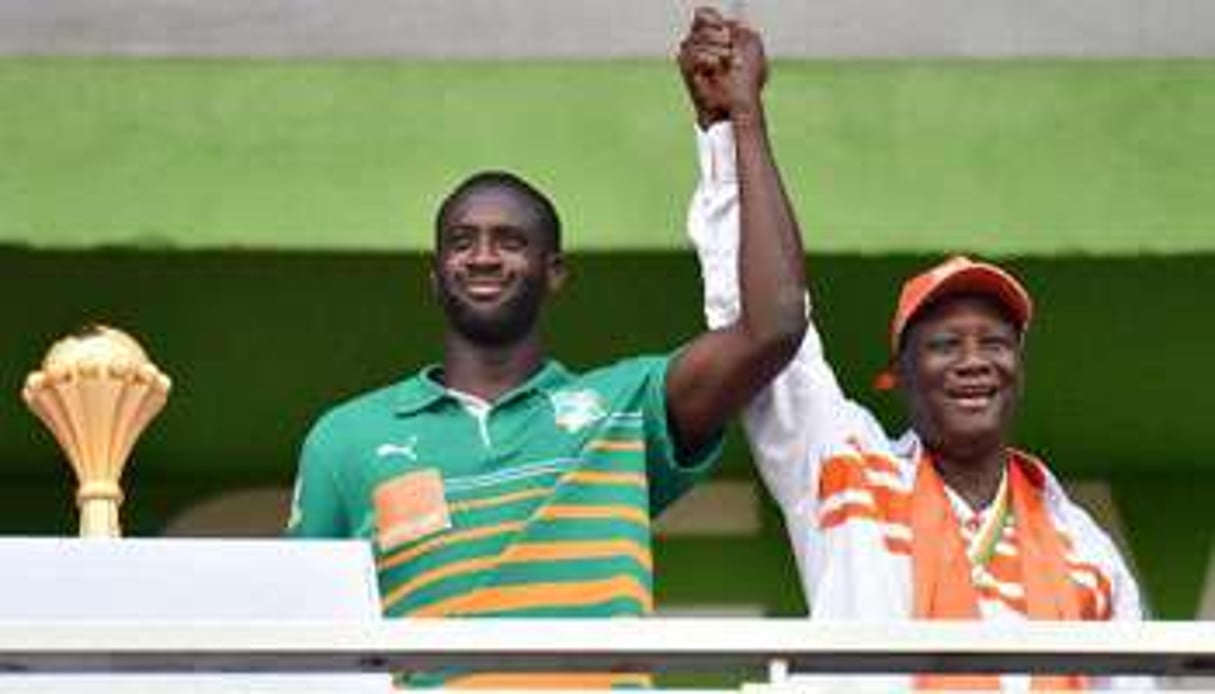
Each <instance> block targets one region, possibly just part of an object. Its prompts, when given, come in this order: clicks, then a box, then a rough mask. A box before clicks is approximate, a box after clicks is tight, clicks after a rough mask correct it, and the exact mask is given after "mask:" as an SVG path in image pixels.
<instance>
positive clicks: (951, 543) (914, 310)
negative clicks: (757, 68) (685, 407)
mask: <svg viewBox="0 0 1215 694" xmlns="http://www.w3.org/2000/svg"><path fill="white" fill-rule="evenodd" d="M698 20H699V21H698V23H697V26H696V27H694V30H693V33H692V35H691V36H690V37H689V38H688V40H686V41H685V42H684V44H683V46H682V49H681V55H680V65H681V67H682V69H683V71H684V77H685V82H686V83H687V85H688V89H689V92H690V94H691V97H692V101H693V104H694V106H695V109H696V114H697V120H698V123H699V125H700V127H701V130H700V131H699V132H698V146H699V155H700V169H701V180H700V183H699V185H698V187H697V190H696V193H695V196H694V198H693V200H692V203H691V206H690V210H689V234H690V236H691V238H692V240H693V242H694V243H695V245H696V248H697V251H698V255H699V258H700V261H701V266H702V272H703V277H704V282H705V287H704V289H705V313H706V317H707V319H708V322H709V324H710V326H711V327H723V326H727V325H730V324H732V323H733V322H734V320H735V318H736V316H737V315H738V311H739V296H738V289H737V287H738V282H737V279H736V278H735V276H734V274H733V273H734V272H735V271H734V267H735V265H736V256H737V253H738V232H737V229H738V206H737V202H736V201H737V195H738V193H737V189H738V183H737V180H736V177H735V174H734V171H735V168H734V167H735V161H734V147H733V145H732V139H733V135H732V132H731V125H730V123H728V122H726V121H725V120H723V119H722V118H721V117H720V116H719V115H718V114H720V113H721V112H722V110H723V108H724V106H723V103H722V101H721V98H720V96H719V95H720V94H722V93H724V89H723V88H722V86H721V85H722V83H723V82H726V81H728V80H729V79H730V70H731V67H730V65H731V60H730V34H731V31H732V29H733V26H734V24H733V23H732V22H730V21H728V20H725V19H723V18H721V17H720V16H719V15H717V14H716V13H714V12H711V11H708V12H704V13H702V14H701V15H700V16H698ZM1032 317H1033V303H1032V301H1031V299H1030V296H1029V293H1028V292H1027V291H1026V290H1025V288H1024V287H1023V286H1022V285H1021V283H1020V282H1019V281H1017V279H1016V278H1015V277H1013V276H1012V275H1011V274H1009V273H1008V272H1007V271H1005V270H1003V269H1001V268H999V267H997V266H995V265H991V264H988V263H983V262H976V261H973V260H971V259H968V258H965V257H961V256H955V257H953V258H950V259H948V260H946V261H945V262H943V263H941V264H939V265H937V266H935V267H933V268H931V269H929V270H927V271H926V272H924V273H923V274H920V275H917V276H916V277H913V278H912V279H910V280H909V281H907V282H906V284H905V285H904V286H903V291H902V294H901V296H900V298H899V302H898V306H897V308H896V311H895V314H894V319H893V321H892V324H891V331H890V350H891V361H890V367H889V369H888V370H887V371H886V372H884V373H883V374H881V376H880V377H879V387H884V388H890V387H897V388H898V389H899V390H900V391H901V392H902V394H903V396H904V398H905V402H906V405H907V410H908V414H909V419H910V423H911V428H910V430H909V431H908V432H907V433H906V434H904V435H903V436H901V437H899V438H897V439H893V440H892V439H891V438H889V437H888V436H887V435H886V433H885V432H884V431H883V429H882V427H881V425H880V424H879V423H878V421H877V419H876V418H874V417H873V415H872V414H871V413H870V412H869V411H868V410H867V409H865V408H864V407H862V406H861V405H859V404H857V403H856V402H854V401H852V400H851V399H849V398H848V397H847V396H846V395H845V394H844V393H843V392H842V390H841V389H840V386H839V384H838V382H837V381H836V378H835V375H834V374H833V372H832V369H831V367H830V365H829V364H828V363H827V361H826V359H825V358H824V355H823V349H822V345H821V342H820V340H819V336H818V334H817V332H816V331H815V329H814V327H813V325H811V327H810V329H809V331H808V333H807V335H806V338H805V340H804V342H803V344H802V346H801V350H800V352H799V353H798V355H797V356H796V357H795V359H794V361H793V362H792V363H791V365H790V366H789V367H787V369H786V370H785V371H784V372H783V373H782V374H781V375H780V376H778V377H777V379H776V380H775V381H774V382H773V383H772V385H771V386H770V387H769V388H768V389H767V390H765V391H764V392H763V393H762V394H761V395H760V396H759V397H758V398H757V399H756V400H755V401H753V403H752V404H751V405H750V406H749V408H748V409H747V411H746V413H745V422H744V423H745V427H746V431H747V434H748V437H749V439H750V442H751V446H752V450H753V453H754V457H755V459H756V462H757V464H758V466H759V469H760V472H761V473H762V476H763V478H764V481H765V483H766V484H767V486H768V489H769V490H770V492H771V493H772V495H773V496H774V497H775V498H776V499H777V501H778V502H779V504H780V506H781V508H782V509H783V511H784V515H785V523H786V527H787V529H788V531H789V534H790V537H791V539H792V544H793V547H794V550H795V552H796V555H797V565H798V569H799V572H800V574H801V579H802V585H803V588H804V590H805V594H806V597H807V599H808V600H809V602H810V606H811V614H812V616H813V617H814V618H824V619H864V620H889V619H912V618H915V619H978V620H990V621H1018V620H1027V619H1035V620H1038V619H1041V620H1111V619H1139V618H1140V604H1139V592H1138V589H1137V587H1136V585H1135V581H1134V580H1133V578H1132V577H1131V575H1130V573H1129V572H1128V570H1127V568H1126V565H1125V564H1124V562H1123V560H1122V558H1121V557H1120V556H1119V553H1118V551H1117V550H1116V548H1115V547H1114V544H1113V543H1112V542H1111V541H1110V539H1109V537H1108V536H1107V535H1106V534H1105V533H1104V532H1103V531H1102V530H1101V529H1100V528H1099V527H1098V526H1097V524H1096V523H1094V522H1093V520H1092V519H1091V518H1090V517H1089V515H1088V514H1087V513H1085V512H1084V511H1083V510H1082V509H1081V508H1080V507H1079V506H1077V505H1076V504H1074V503H1073V502H1071V501H1070V500H1069V499H1068V497H1067V495H1066V494H1065V492H1064V490H1063V488H1062V487H1061V486H1060V484H1059V483H1058V482H1057V481H1056V479H1055V478H1054V476H1052V474H1051V473H1050V471H1049V470H1048V469H1047V467H1046V465H1045V464H1043V463H1042V462H1041V461H1039V460H1037V459H1036V458H1034V457H1033V456H1031V455H1029V454H1027V453H1024V452H1021V451H1019V450H1017V449H1015V448H1013V446H1012V445H1011V444H1012V442H1011V440H1010V439H1011V435H1012V425H1013V420H1014V415H1015V412H1016V408H1017V404H1018V401H1019V399H1020V395H1021V390H1022V387H1023V378H1024V362H1023V353H1022V352H1023V346H1024V340H1025V335H1026V332H1027V330H1028V329H1029V325H1030V322H1031V319H1032ZM1012 680H1013V678H1007V677H1006V678H1005V679H1004V681H1003V682H1001V681H999V680H997V679H996V678H995V677H973V678H957V677H953V678H930V677H920V678H917V681H916V684H918V685H922V686H928V687H934V688H937V687H958V686H961V687H964V688H968V689H969V688H990V687H993V686H994V687H998V686H1000V685H1001V684H1004V685H1014V686H1015V684H1014V682H1013V681H1012ZM1120 682H1121V681H1115V682H1113V683H1095V682H1091V681H1087V680H1085V679H1084V678H1080V677H1042V676H1036V677H1034V678H1033V679H1032V681H1027V680H1026V679H1024V678H1021V680H1020V682H1019V684H1020V685H1021V686H1024V685H1026V684H1032V685H1033V686H1034V687H1035V688H1044V687H1045V688H1051V689H1061V688H1062V689H1069V688H1081V687H1085V686H1089V685H1093V684H1097V685H1102V684H1107V685H1108V684H1115V685H1117V684H1119V683H1120ZM1121 683H1123V684H1132V685H1133V686H1136V687H1142V686H1143V685H1144V682H1143V681H1142V680H1136V681H1134V682H1121Z"/></svg>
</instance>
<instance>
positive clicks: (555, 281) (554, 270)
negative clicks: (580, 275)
mask: <svg viewBox="0 0 1215 694" xmlns="http://www.w3.org/2000/svg"><path fill="white" fill-rule="evenodd" d="M547 273H548V293H549V294H556V293H557V292H559V291H561V288H562V287H564V286H565V278H566V277H567V276H568V272H567V271H566V268H565V255H563V254H561V253H551V254H549V256H548V271H547Z"/></svg>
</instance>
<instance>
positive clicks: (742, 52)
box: [666, 9, 806, 452]
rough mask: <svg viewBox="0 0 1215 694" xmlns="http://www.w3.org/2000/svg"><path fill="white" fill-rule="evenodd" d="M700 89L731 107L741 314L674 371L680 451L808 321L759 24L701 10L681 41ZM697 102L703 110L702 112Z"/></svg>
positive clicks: (770, 365) (747, 391)
mask: <svg viewBox="0 0 1215 694" xmlns="http://www.w3.org/2000/svg"><path fill="white" fill-rule="evenodd" d="M679 60H680V66H681V69H682V71H683V74H684V76H685V79H687V80H689V87H690V89H691V91H692V93H693V94H706V95H709V97H708V99H709V101H710V102H711V103H709V104H706V105H707V106H709V107H710V108H715V109H718V113H719V115H725V116H726V117H728V119H729V122H730V123H731V125H732V128H733V131H734V139H735V142H736V153H735V157H736V170H737V178H738V190H739V195H738V197H739V227H740V229H741V232H740V234H739V237H740V238H739V244H738V245H739V250H738V253H737V257H738V259H737V262H738V270H737V275H738V286H739V311H738V316H737V320H736V321H734V322H732V323H731V324H729V325H728V326H724V327H722V328H720V329H717V330H713V331H711V332H708V333H705V334H704V335H701V336H700V337H698V338H696V339H695V340H694V341H692V342H691V343H690V344H689V345H688V346H687V348H686V349H685V350H684V351H682V352H681V353H680V355H679V356H678V358H677V359H676V360H675V362H674V363H673V364H672V366H671V368H670V372H669V373H668V375H667V385H666V392H667V407H668V417H669V420H670V423H671V425H672V428H673V429H674V431H675V434H676V437H677V439H676V440H677V441H678V444H679V448H680V450H681V452H691V451H695V450H699V449H700V448H701V447H702V446H704V445H705V444H706V443H707V442H708V441H710V440H711V439H712V438H713V437H714V436H715V435H716V434H717V432H718V431H720V429H721V428H722V427H723V426H724V425H725V423H726V422H727V421H728V420H729V419H730V418H731V417H733V416H735V415H736V414H738V413H739V412H740V411H741V410H742V408H743V406H744V405H746V404H747V403H748V402H749V401H750V400H751V399H752V398H753V397H755V395H756V394H757V393H759V392H760V391H761V390H762V389H763V388H764V386H766V385H767V384H768V383H769V381H771V380H772V378H773V377H774V376H776V374H777V373H779V372H780V370H781V369H782V368H784V366H785V365H786V364H787V363H788V362H789V360H790V359H791V358H792V357H793V355H794V354H795V353H796V351H797V347H798V344H799V343H800V342H801V339H802V335H803V333H804V332H805V328H806V311H805V306H804V296H805V279H804V273H803V269H802V265H803V260H802V246H801V236H800V231H799V229H798V226H797V221H796V219H795V218H794V215H793V211H792V207H791V206H790V204H789V201H788V199H787V197H786V195H785V191H784V186H783V184H782V183H781V179H780V173H779V172H778V171H777V168H776V164H775V162H774V161H773V158H772V152H771V147H770V145H769V142H768V133H767V125H766V122H765V118H764V109H763V103H762V100H761V96H760V94H761V91H762V89H763V86H764V82H765V80H766V78H767V60H766V58H765V56H764V51H763V45H762V43H761V42H760V38H759V36H758V34H756V33H755V32H754V31H753V30H751V29H749V28H747V27H745V26H742V25H740V24H737V23H734V22H730V21H727V20H725V19H723V18H722V17H721V16H720V15H719V14H717V13H716V12H715V11H713V10H704V9H702V10H698V11H697V13H696V16H695V18H694V20H693V25H692V30H691V32H690V34H689V36H688V38H687V39H686V40H685V41H684V42H683V44H682V46H681V50H680V57H679ZM700 106H701V105H700V104H698V109H697V110H698V113H699V112H700V110H701V108H700Z"/></svg>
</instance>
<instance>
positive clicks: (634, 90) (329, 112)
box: [0, 58, 1215, 255]
mask: <svg viewBox="0 0 1215 694" xmlns="http://www.w3.org/2000/svg"><path fill="white" fill-rule="evenodd" d="M768 100H769V103H770V110H771V116H772V118H771V120H772V124H773V130H774V138H775V141H776V144H777V149H778V153H779V157H780V159H781V161H782V163H783V164H784V166H785V171H786V174H787V177H788V180H789V182H790V189H791V190H792V191H793V192H794V197H795V199H796V203H797V206H798V209H799V212H800V216H801V219H802V221H803V222H804V223H805V227H806V229H807V230H808V234H807V240H808V247H809V248H810V249H812V250H817V251H830V252H861V253H887V252H896V251H904V252H905V251H916V252H936V251H937V250H938V249H942V248H950V249H982V250H983V251H984V252H986V253H989V254H990V253H1001V254H1014V255H1025V254H1034V255H1050V254H1057V253H1064V252H1076V251H1080V252H1095V253H1102V254H1110V253H1118V254H1126V253H1135V252H1139V251H1143V250H1148V251H1155V252H1166V253H1183V252H1195V251H1206V252H1209V251H1215V206H1212V205H1211V204H1210V182H1211V181H1212V180H1215V158H1213V157H1211V156H1210V153H1211V152H1212V151H1215V60H1209V59H1207V60H1190V61H1184V60H1143V61H1075V60H1071V61H1066V60H1018V61H996V60H990V61H981V60H975V61H917V60H897V61H880V60H872V61H866V60H858V61H779V62H778V63H777V64H776V65H775V68H774V73H773V79H772V84H771V85H770V88H769V97H768ZM685 101H686V98H685V97H684V96H683V93H682V86H681V85H680V83H679V79H678V76H677V75H676V72H675V69H674V66H673V65H671V64H668V63H665V62H662V61H615V62H594V63H590V62H588V63H579V62H508V63H451V62H419V61H415V62H390V61H372V60H333V61H270V60H167V59H121V58H111V59H82V58H24V59H22V58H0V154H2V156H0V242H2V241H10V242H11V241H17V242H22V243H29V244H34V245H37V246H41V247H92V246H97V245H114V244H124V245H136V246H142V247H175V248H200V247H216V246H219V247H230V246H237V247H268V248H297V249H300V248H302V249H318V248H324V249H335V248H337V249H351V250H356V251H357V250H367V249H381V250H396V249H399V248H401V247H402V244H404V245H405V246H406V247H408V248H411V249H415V250H416V249H424V248H426V247H427V245H428V243H429V228H430V227H429V220H430V217H431V214H432V211H433V208H434V204H435V200H437V199H438V198H439V196H440V194H441V193H442V192H444V191H445V190H447V189H449V188H450V187H451V185H452V184H453V183H454V182H455V181H456V180H458V179H459V178H462V177H463V176H465V175H467V173H468V172H470V171H473V170H476V169H480V168H486V167H508V168H511V169H516V170H519V171H521V172H523V173H524V174H525V175H527V176H528V177H530V178H534V179H535V180H537V181H538V182H540V183H541V184H542V186H543V187H544V188H545V189H546V190H550V191H552V193H553V194H554V195H555V197H556V199H557V201H558V203H559V206H560V208H561V209H562V211H563V212H564V214H565V215H566V218H567V222H568V224H569V228H570V229H572V230H575V231H576V233H574V234H571V242H572V244H573V247H574V248H577V249H621V248H644V249H668V250H669V249H674V248H678V247H680V245H681V243H682V242H681V237H682V235H681V233H680V232H679V230H680V229H681V228H682V216H683V209H684V205H685V200H686V199H687V195H688V193H689V191H690V189H691V186H692V184H693V180H694V177H695V171H694V165H693V154H692V144H691V138H692V126H691V123H690V119H689V109H688V107H687V106H686V105H685ZM403 191H409V194H408V195H406V194H404V193H403Z"/></svg>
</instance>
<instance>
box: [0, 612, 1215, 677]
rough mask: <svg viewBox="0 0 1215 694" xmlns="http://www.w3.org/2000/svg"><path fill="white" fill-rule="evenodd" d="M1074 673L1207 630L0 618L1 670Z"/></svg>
mask: <svg viewBox="0 0 1215 694" xmlns="http://www.w3.org/2000/svg"><path fill="white" fill-rule="evenodd" d="M443 666H464V667H492V668H493V669H495V670H499V671H501V670H604V669H612V668H617V667H620V668H627V669H630V670H637V669H643V670H650V671H654V672H737V671H738V670H739V669H742V668H768V669H769V672H783V671H786V670H787V671H789V672H797V673H801V672H821V673H877V672H975V671H981V672H1064V671H1066V672H1079V673H1085V674H1149V675H1165V676H1186V677H1194V676H1204V677H1207V676H1215V623H1213V622H1145V623H1093V622H1087V623H1075V622H1073V623H1046V622H1039V623H1027V624H1021V625H1006V624H1000V625H998V626H993V625H990V624H982V623H975V622H918V623H892V624H857V623H848V624H844V623H812V622H809V621H807V620H803V619H691V618H685V619H657V618H655V619H646V620H626V619H617V620H605V621H599V620H551V619H549V620H525V619H513V620H454V619H453V620H387V621H383V622H377V623H372V624H367V625H358V624H354V623H349V622H346V623H337V622H312V621H298V620H297V621H291V620H288V621H278V622H264V621H258V622H241V621H223V622H221V621H216V622H206V621H188V622H154V623H149V622H113V621H111V622H87V621H82V622H68V621H35V622H11V621H10V622H3V621H0V671H7V672H25V673H69V672H123V673H134V672H142V673H154V672H176V671H187V672H195V673H197V672H290V673H301V672H389V671H397V670H409V669H418V668H435V667H443Z"/></svg>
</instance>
